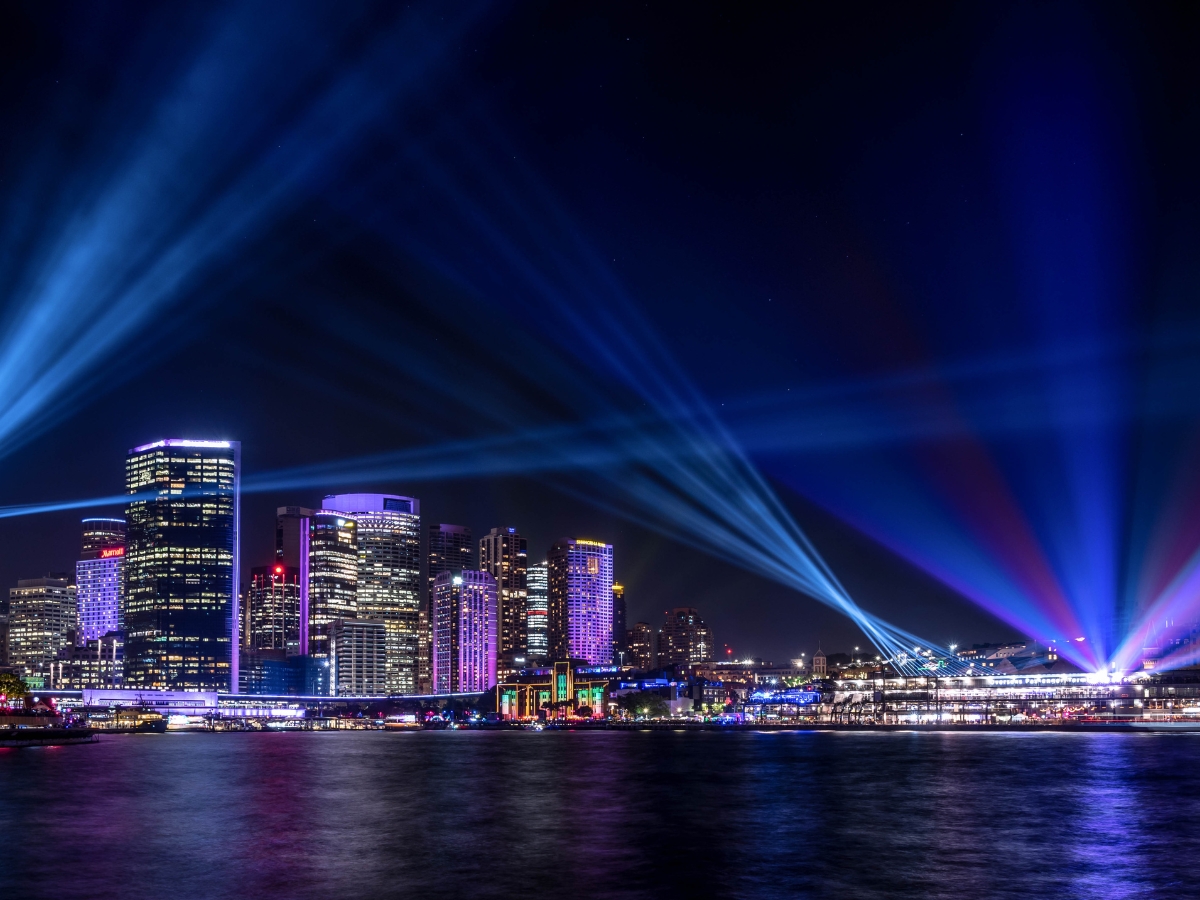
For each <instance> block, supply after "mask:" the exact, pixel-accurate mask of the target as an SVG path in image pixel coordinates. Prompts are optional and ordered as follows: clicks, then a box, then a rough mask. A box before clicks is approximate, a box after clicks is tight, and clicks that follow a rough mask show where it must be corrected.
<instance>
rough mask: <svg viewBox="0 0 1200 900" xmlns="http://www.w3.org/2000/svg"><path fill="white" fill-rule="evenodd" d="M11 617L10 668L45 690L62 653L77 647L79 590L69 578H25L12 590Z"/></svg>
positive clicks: (9, 602)
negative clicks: (52, 665) (77, 591)
mask: <svg viewBox="0 0 1200 900" xmlns="http://www.w3.org/2000/svg"><path fill="white" fill-rule="evenodd" d="M8 615H9V631H8V664H9V665H10V666H13V667H14V668H16V669H17V671H18V673H19V674H20V675H21V677H22V678H24V679H26V680H27V681H29V682H30V683H31V685H37V686H44V685H45V684H47V683H48V679H49V673H50V666H51V664H52V663H53V662H54V661H55V660H57V659H58V652H59V650H61V649H62V648H64V647H66V646H68V645H70V644H73V643H74V634H75V586H74V585H73V584H71V583H70V581H68V580H67V578H65V577H53V576H47V577H45V578H22V579H21V580H20V581H18V582H17V586H16V587H15V588H11V589H9V592H8Z"/></svg>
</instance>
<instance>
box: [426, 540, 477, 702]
mask: <svg viewBox="0 0 1200 900" xmlns="http://www.w3.org/2000/svg"><path fill="white" fill-rule="evenodd" d="M427 541H428V542H427V544H426V548H425V594H424V596H423V597H422V599H421V615H420V620H421V624H420V626H419V628H420V641H419V644H418V658H417V690H418V691H419V692H421V693H425V692H427V691H430V690H432V689H433V677H432V672H431V660H432V658H433V646H432V645H433V627H434V621H433V620H434V616H433V612H432V605H433V582H434V581H435V580H436V579H437V577H438V576H439V575H441V574H442V573H443V572H461V571H463V570H466V569H474V568H475V565H474V561H473V560H474V554H475V548H474V546H472V544H471V529H470V528H468V527H467V526H465V525H447V524H445V523H442V524H432V525H430V526H429V536H428V539H427Z"/></svg>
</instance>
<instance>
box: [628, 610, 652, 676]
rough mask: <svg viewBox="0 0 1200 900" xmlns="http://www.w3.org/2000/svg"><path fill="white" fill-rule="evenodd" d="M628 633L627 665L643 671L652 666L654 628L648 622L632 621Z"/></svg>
mask: <svg viewBox="0 0 1200 900" xmlns="http://www.w3.org/2000/svg"><path fill="white" fill-rule="evenodd" d="M627 634H628V635H629V638H628V642H629V665H631V666H633V667H634V668H635V669H640V670H642V671H643V672H644V671H646V670H647V669H652V668H654V629H653V628H651V627H650V623H649V622H634V623H633V627H632V628H630V629H629V631H628V632H627Z"/></svg>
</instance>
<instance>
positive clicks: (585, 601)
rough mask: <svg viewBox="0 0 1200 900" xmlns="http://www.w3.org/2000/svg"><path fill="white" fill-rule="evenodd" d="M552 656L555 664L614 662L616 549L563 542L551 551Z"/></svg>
mask: <svg viewBox="0 0 1200 900" xmlns="http://www.w3.org/2000/svg"><path fill="white" fill-rule="evenodd" d="M548 564H549V567H550V573H549V574H550V652H551V654H552V656H553V657H554V659H555V660H560V659H583V660H586V661H587V662H588V664H589V665H593V666H601V665H608V664H609V663H611V662H612V640H613V636H612V628H613V548H612V544H605V543H601V542H600V541H589V540H583V539H576V538H563V539H562V540H560V541H558V542H557V543H556V544H555V545H554V546H553V547H551V548H550V557H549V560H548Z"/></svg>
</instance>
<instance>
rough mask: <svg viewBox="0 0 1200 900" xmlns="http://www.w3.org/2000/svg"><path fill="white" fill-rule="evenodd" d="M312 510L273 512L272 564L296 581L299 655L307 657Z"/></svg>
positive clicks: (290, 508) (296, 508)
mask: <svg viewBox="0 0 1200 900" xmlns="http://www.w3.org/2000/svg"><path fill="white" fill-rule="evenodd" d="M312 514H313V510H311V509H308V508H306V507H303V506H280V507H279V508H278V509H276V510H275V564H276V565H282V566H283V567H284V569H285V570H286V569H295V570H296V571H297V573H298V579H299V585H300V587H299V599H300V609H299V616H300V648H301V649H300V653H301V655H307V654H308V652H309V646H310V644H311V641H310V640H309V634H308V621H309V609H308V581H309V578H308V575H309V568H308V567H309V563H310V562H311V560H310V559H309V556H310V554H309V546H308V540H309V521H308V520H309V519H310V518H312Z"/></svg>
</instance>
